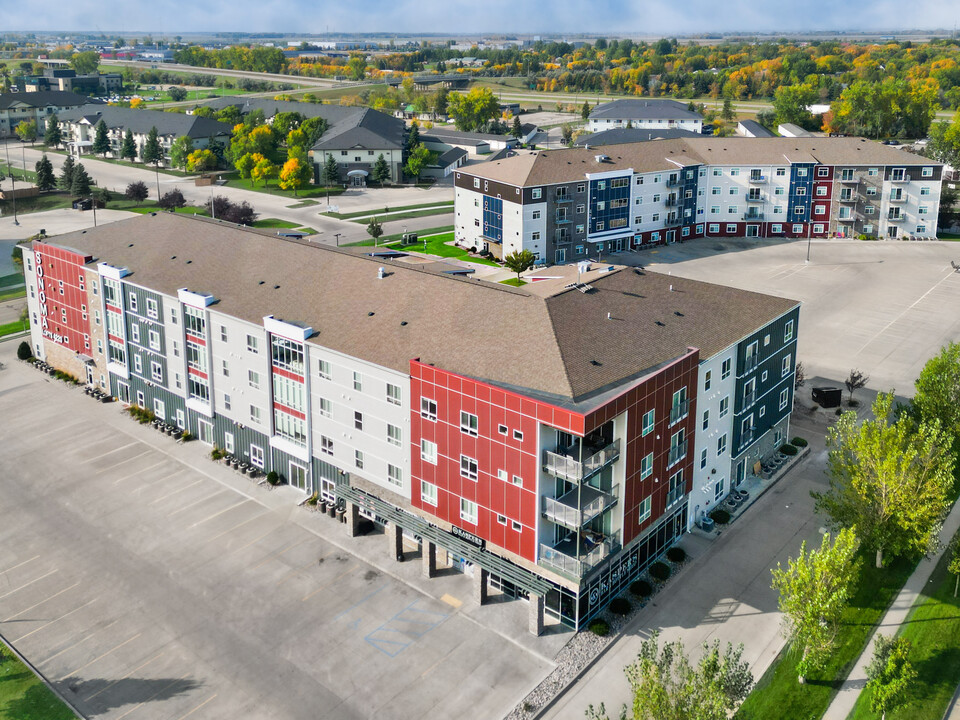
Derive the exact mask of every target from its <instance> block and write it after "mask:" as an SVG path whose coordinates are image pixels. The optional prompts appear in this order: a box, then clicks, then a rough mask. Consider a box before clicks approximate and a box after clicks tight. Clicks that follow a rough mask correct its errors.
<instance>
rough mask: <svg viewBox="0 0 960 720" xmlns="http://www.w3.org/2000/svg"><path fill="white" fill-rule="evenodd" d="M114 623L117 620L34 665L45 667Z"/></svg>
mask: <svg viewBox="0 0 960 720" xmlns="http://www.w3.org/2000/svg"><path fill="white" fill-rule="evenodd" d="M118 619H119V618H118ZM116 622H117V620H114V621H113V622H110V623H108V624H107V625H105V626H104V627H102V628H99V629H98V630H94V631H93V632H92V633H90V634H89V635H87V636H86V637H85V638H82V639H80V640H77V641H76V642H75V643H73V645H67V646H66V647H65V648H64V649H63V650H61V651H60V652H58V653H57V654H56V655H51V656H50V657H48V658H47V659H46V660H41V661H40V662H38V663H36V666H37V667H40V666H41V665H46V664H47V663H48V662H50V661H51V660H53V659H54V658H56V657H59V656H60V655H63V654H64V653H65V652H66V651H67V650H72V649H73V648H75V647H76V646H77V645H79V644H80V643H82V642H86V641H87V640H89V639H90V638H92V637H93V636H94V635H96V634H97V633H98V632H100V630H106V629H107V628H108V627H110V626H111V625H114V624H116Z"/></svg>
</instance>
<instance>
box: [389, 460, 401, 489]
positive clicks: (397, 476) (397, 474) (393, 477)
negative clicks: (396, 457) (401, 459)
mask: <svg viewBox="0 0 960 720" xmlns="http://www.w3.org/2000/svg"><path fill="white" fill-rule="evenodd" d="M387 482H388V483H390V484H391V485H395V486H396V487H403V470H401V469H400V468H399V467H397V466H396V465H389V464H388V465H387Z"/></svg>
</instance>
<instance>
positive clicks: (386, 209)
mask: <svg viewBox="0 0 960 720" xmlns="http://www.w3.org/2000/svg"><path fill="white" fill-rule="evenodd" d="M441 205H442V206H444V207H449V208H453V201H449V202H432V203H420V204H419V205H401V206H400V207H394V208H392V207H384V208H379V209H377V210H360V211H359V212H350V213H338V212H328V213H323V214H324V215H326V216H327V217H332V218H336V219H337V220H352V219H353V218H358V217H367V216H372V215H380V214H383V213H390V212H402V211H405V210H422V209H423V208H435V207H439V206H441ZM390 219H391V220H392V219H394V218H393V216H391V217H390Z"/></svg>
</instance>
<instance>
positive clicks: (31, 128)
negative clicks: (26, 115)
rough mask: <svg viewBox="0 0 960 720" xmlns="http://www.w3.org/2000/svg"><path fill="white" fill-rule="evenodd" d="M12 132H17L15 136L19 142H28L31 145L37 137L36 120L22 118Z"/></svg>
mask: <svg viewBox="0 0 960 720" xmlns="http://www.w3.org/2000/svg"><path fill="white" fill-rule="evenodd" d="M14 132H16V133H17V137H18V138H20V142H28V143H30V144H31V145H33V143H34V141H35V140H36V139H37V121H36V120H24V121H22V122H20V123H18V124H17V127H16V128H14Z"/></svg>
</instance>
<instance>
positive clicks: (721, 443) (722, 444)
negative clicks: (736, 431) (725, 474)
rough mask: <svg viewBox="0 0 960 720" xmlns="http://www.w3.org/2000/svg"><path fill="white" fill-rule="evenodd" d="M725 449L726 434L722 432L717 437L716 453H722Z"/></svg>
mask: <svg viewBox="0 0 960 720" xmlns="http://www.w3.org/2000/svg"><path fill="white" fill-rule="evenodd" d="M726 451H727V434H726V433H724V434H723V435H721V436H720V437H719V438H718V439H717V455H723V454H724V453H725V452H726Z"/></svg>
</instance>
